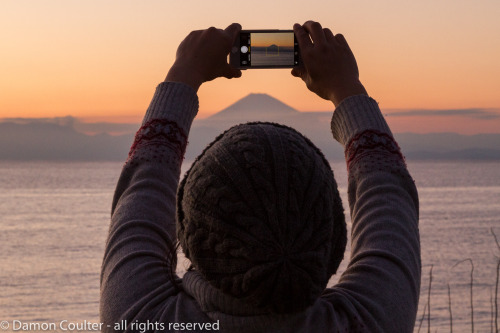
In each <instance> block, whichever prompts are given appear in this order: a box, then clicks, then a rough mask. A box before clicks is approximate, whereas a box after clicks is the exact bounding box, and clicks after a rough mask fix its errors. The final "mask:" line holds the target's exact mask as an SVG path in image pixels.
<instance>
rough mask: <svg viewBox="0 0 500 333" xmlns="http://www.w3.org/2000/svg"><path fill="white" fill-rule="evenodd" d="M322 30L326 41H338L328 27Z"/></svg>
mask: <svg viewBox="0 0 500 333" xmlns="http://www.w3.org/2000/svg"><path fill="white" fill-rule="evenodd" d="M323 32H324V34H325V38H326V41H327V42H330V43H331V42H334V43H338V41H337V40H336V39H335V35H334V34H333V32H332V31H331V30H330V29H328V28H325V29H323Z"/></svg>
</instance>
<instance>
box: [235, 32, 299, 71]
mask: <svg viewBox="0 0 500 333" xmlns="http://www.w3.org/2000/svg"><path fill="white" fill-rule="evenodd" d="M298 58H299V52H298V43H297V41H296V39H295V35H294V33H293V31H279V32H276V31H274V32H272V31H271V32H262V31H259V32H254V31H249V32H245V31H242V32H241V33H240V66H241V67H250V68H252V67H255V68H258V67H260V68H272V67H293V66H295V65H298Z"/></svg>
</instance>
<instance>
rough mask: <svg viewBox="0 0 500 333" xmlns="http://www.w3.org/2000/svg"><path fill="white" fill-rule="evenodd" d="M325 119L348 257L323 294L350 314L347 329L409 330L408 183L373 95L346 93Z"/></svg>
mask: <svg viewBox="0 0 500 333" xmlns="http://www.w3.org/2000/svg"><path fill="white" fill-rule="evenodd" d="M331 125H332V133H333V136H334V138H335V139H336V140H337V141H339V142H340V143H341V144H343V145H344V147H345V158H346V162H347V169H348V198H349V208H350V213H351V218H352V231H351V258H350V263H349V265H348V267H347V269H346V271H345V272H344V273H343V275H342V276H341V278H340V280H339V283H338V284H337V285H336V286H335V287H334V288H333V289H332V290H333V291H332V293H331V294H330V295H325V297H326V298H327V299H330V300H331V301H332V302H333V303H335V304H334V307H335V308H336V311H340V310H341V309H342V310H344V311H346V312H347V313H351V314H352V316H348V317H351V319H352V318H356V317H357V318H356V319H353V320H355V321H356V322H357V323H354V324H353V325H354V326H352V327H357V329H355V330H352V331H358V330H359V331H364V330H363V329H360V328H362V327H365V329H366V328H369V330H368V331H370V332H413V329H414V324H415V317H416V313H417V308H418V299H419V292H420V273H421V263H420V240H419V231H418V205H419V203H418V194H417V190H416V187H415V184H414V182H413V180H412V178H411V177H410V175H409V173H408V170H407V168H406V164H405V161H404V158H403V156H402V154H401V150H400V148H399V146H398V145H397V143H396V141H395V140H394V137H393V135H392V133H391V131H390V129H389V127H388V125H387V123H386V122H385V119H384V118H383V116H382V114H381V112H380V109H379V107H378V104H377V103H376V102H375V101H374V100H373V99H371V98H369V97H367V96H353V97H350V98H347V99H346V100H344V101H343V102H342V103H341V104H340V105H339V106H338V107H337V109H336V110H335V112H334V115H333V117H332V123H331ZM344 317H345V316H344ZM344 320H349V319H348V318H344ZM356 325H358V326H356Z"/></svg>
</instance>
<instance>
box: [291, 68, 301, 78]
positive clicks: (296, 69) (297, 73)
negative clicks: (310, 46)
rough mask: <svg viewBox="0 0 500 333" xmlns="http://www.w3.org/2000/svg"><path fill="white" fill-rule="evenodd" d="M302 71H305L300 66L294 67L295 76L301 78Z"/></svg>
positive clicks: (293, 73)
mask: <svg viewBox="0 0 500 333" xmlns="http://www.w3.org/2000/svg"><path fill="white" fill-rule="evenodd" d="M302 73H303V71H302V68H300V67H294V68H293V69H292V75H293V76H295V77H300V78H301V77H302Z"/></svg>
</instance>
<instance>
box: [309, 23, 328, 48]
mask: <svg viewBox="0 0 500 333" xmlns="http://www.w3.org/2000/svg"><path fill="white" fill-rule="evenodd" d="M304 29H305V30H306V31H307V32H308V33H309V34H310V35H311V39H312V41H313V43H314V44H315V43H319V44H321V43H325V42H326V38H325V33H324V32H323V27H321V24H319V23H318V22H314V21H307V22H306V23H304Z"/></svg>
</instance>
